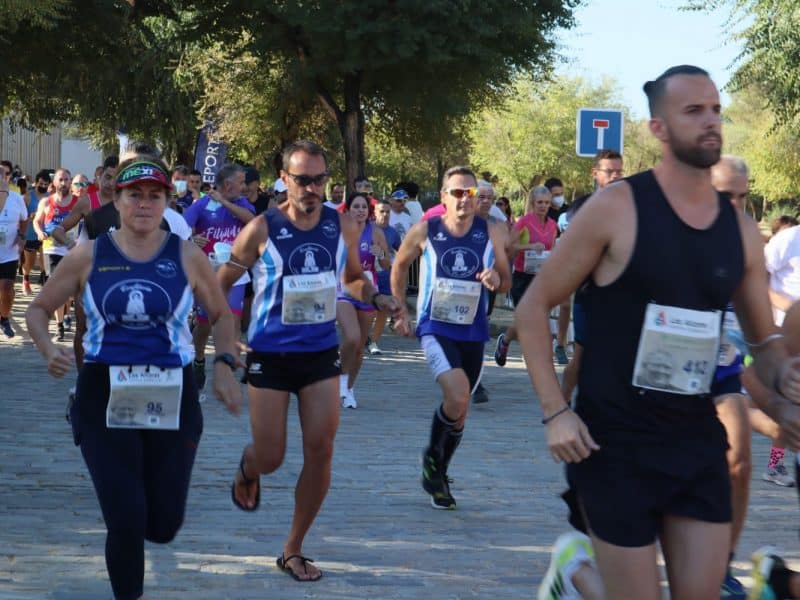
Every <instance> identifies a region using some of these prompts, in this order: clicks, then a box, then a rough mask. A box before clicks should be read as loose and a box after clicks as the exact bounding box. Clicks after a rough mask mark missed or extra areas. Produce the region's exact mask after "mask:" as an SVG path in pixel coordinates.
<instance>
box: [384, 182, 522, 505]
mask: <svg viewBox="0 0 800 600" xmlns="http://www.w3.org/2000/svg"><path fill="white" fill-rule="evenodd" d="M442 187H443V189H442V191H441V198H442V204H444V206H445V213H444V214H443V215H442V216H441V217H433V218H431V219H429V220H428V221H421V222H419V223H417V224H416V225H414V226H413V227H412V228H411V230H410V231H409V232H408V234H407V235H406V237H405V239H404V240H403V243H402V244H401V245H400V250H399V251H398V253H397V257H396V259H395V262H394V264H393V265H392V274H391V281H392V292H393V293H394V295H395V296H396V297H397V298H398V299H400V301H401V302H402V306H403V308H402V317H401V318H400V319H399V320H396V321H395V330H396V331H398V332H399V333H400V334H402V335H410V334H411V328H410V323H409V317H408V311H407V310H406V308H405V296H406V285H407V283H408V269H409V266H410V265H411V263H413V262H414V261H415V260H416V259H417V258H418V257H419V256H420V255H421V256H422V261H421V265H420V276H419V281H420V289H419V296H418V299H417V329H416V335H417V337H419V339H420V344H421V345H422V350H423V352H424V353H425V358H426V359H427V361H428V364H429V366H430V368H431V371H433V376H434V378H435V379H436V381H437V383H438V384H439V386H440V387H441V388H442V396H443V401H442V403H441V404H440V405H439V408H437V409H436V411H435V412H434V415H433V423H432V425H431V432H430V443H429V445H428V447H427V448H426V449H425V452H424V453H423V457H422V463H423V464H422V487H423V489H424V490H425V491H426V492H427V493H428V494H430V495H431V505H432V506H433V507H434V508H438V509H450V510H453V509H455V508H456V501H455V498H453V495H452V494H451V493H450V484H449V479H448V476H447V468H448V466H449V464H450V460H451V459H452V457H453V454H454V453H455V451H456V448H457V447H458V445H459V443H460V442H461V437H462V435H463V433H464V423H465V421H466V418H467V407H468V406H469V399H470V394H471V393H472V391H473V390H474V389H475V388H476V386H477V385H478V383H479V382H480V379H481V373H482V371H483V348H484V346H485V344H486V341H487V340H488V339H489V321H488V316H487V315H486V306H487V304H486V303H487V300H488V293H487V290H489V291H492V292H505V291H506V290H508V289H509V287H510V286H511V272H510V268H509V262H508V259H507V258H506V244H507V241H508V230H507V229H506V227H505V226H504V225H502V224H499V223H491V224H490V223H488V222H487V221H486V220H485V219H482V218H480V217H477V216H476V210H477V203H478V198H477V196H478V181H477V178H476V177H475V174H474V173H473V172H472V170H471V169H469V168H467V167H452V168H450V169H448V170H447V171H446V172H445V174H444V177H443V178H442Z"/></svg>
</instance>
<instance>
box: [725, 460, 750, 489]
mask: <svg viewBox="0 0 800 600" xmlns="http://www.w3.org/2000/svg"><path fill="white" fill-rule="evenodd" d="M728 471H729V472H730V477H731V486H733V487H741V486H746V485H748V484H749V483H750V477H751V476H752V474H753V463H752V461H751V460H750V453H749V452H747V453H744V452H735V453H733V454H732V455H731V456H730V457H729V459H728Z"/></svg>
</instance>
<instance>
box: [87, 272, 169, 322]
mask: <svg viewBox="0 0 800 600" xmlns="http://www.w3.org/2000/svg"><path fill="white" fill-rule="evenodd" d="M101 305H102V311H103V314H104V316H105V318H106V322H108V323H109V324H110V325H120V326H122V327H124V328H125V329H134V330H143V329H150V328H152V327H156V326H158V325H161V324H163V323H166V322H167V320H168V319H169V317H170V315H171V314H172V310H173V309H172V300H171V299H170V297H169V294H167V292H166V290H165V289H164V288H162V287H161V286H160V285H158V284H156V283H153V282H152V281H147V280H144V279H126V280H124V281H120V282H118V283H116V284H115V285H113V286H112V287H111V288H110V289H109V290H108V291H107V292H106V294H105V296H103V301H102V303H101Z"/></svg>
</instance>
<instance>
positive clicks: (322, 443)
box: [303, 436, 333, 464]
mask: <svg viewBox="0 0 800 600" xmlns="http://www.w3.org/2000/svg"><path fill="white" fill-rule="evenodd" d="M303 456H304V458H305V460H307V461H310V462H314V463H318V464H324V463H330V462H331V461H332V460H333V437H332V436H320V437H318V438H316V439H312V440H303Z"/></svg>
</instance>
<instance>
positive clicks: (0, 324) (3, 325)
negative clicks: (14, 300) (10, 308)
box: [0, 319, 14, 340]
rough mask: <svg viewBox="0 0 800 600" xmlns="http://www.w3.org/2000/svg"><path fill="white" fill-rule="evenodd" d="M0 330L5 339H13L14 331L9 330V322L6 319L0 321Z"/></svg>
mask: <svg viewBox="0 0 800 600" xmlns="http://www.w3.org/2000/svg"><path fill="white" fill-rule="evenodd" d="M0 329H2V330H3V335H5V336H6V339H8V340H10V339H11V338H13V337H14V330H13V329H11V321H9V320H8V319H0Z"/></svg>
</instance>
